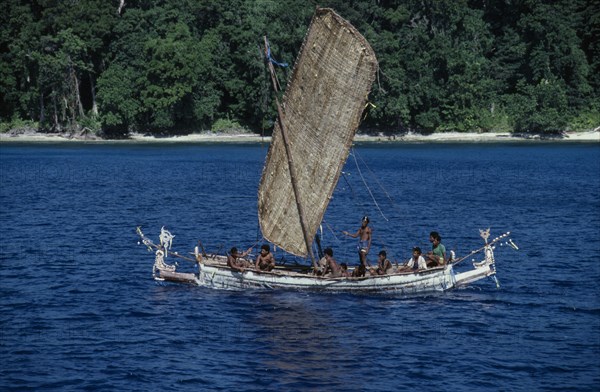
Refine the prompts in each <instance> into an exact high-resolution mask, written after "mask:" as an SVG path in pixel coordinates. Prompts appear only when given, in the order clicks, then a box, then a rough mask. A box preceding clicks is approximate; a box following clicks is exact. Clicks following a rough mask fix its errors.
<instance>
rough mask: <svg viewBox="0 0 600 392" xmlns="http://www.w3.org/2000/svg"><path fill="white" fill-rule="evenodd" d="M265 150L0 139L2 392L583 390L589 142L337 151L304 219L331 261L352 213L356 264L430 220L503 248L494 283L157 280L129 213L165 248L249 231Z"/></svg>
mask: <svg viewBox="0 0 600 392" xmlns="http://www.w3.org/2000/svg"><path fill="white" fill-rule="evenodd" d="M266 152H267V146H266V145H261V144H249V145H229V144H228V145H223V144H221V145H216V144H215V145H206V144H203V145H202V144H197V145H193V144H190V145H181V144H155V145H153V144H135V145H132V144H118V143H115V144H101V145H86V144H14V143H9V144H7V143H4V144H0V181H1V186H0V224H1V226H2V245H1V246H0V271H1V276H0V364H1V366H0V390H2V391H13V390H14V391H21V390H32V391H51V390H56V391H128V390H137V391H200V390H225V391H227V390H249V391H253V390H256V391H287V390H294V391H306V390H308V391H322V390H338V391H363V390H379V391H391V390H423V391H482V390H490V391H565V390H569V391H597V390H598V389H600V289H599V287H600V146H599V145H598V143H595V144H561V143H519V144H437V145H428V144H407V145H402V144H398V145H388V144H385V145H384V144H382V145H377V144H363V145H358V146H356V148H355V149H354V150H353V153H352V155H351V156H350V157H349V159H348V161H347V163H346V166H345V169H344V174H343V175H342V177H341V178H340V182H339V184H338V187H337V189H336V191H335V193H334V196H333V199H332V200H331V204H330V207H329V209H328V211H327V213H326V215H325V220H324V223H323V242H324V244H325V245H327V246H331V247H332V248H333V249H334V252H335V256H336V258H337V259H338V261H347V262H349V263H350V264H356V261H357V260H356V254H355V246H356V242H355V240H353V239H351V238H344V237H342V236H341V235H340V231H342V230H348V231H355V230H357V229H358V227H359V225H360V219H361V217H362V216H363V215H369V216H370V218H371V225H372V227H373V242H374V244H373V251H372V252H371V253H372V255H371V256H370V257H371V260H374V257H375V256H374V255H375V254H376V251H377V250H378V249H380V248H385V249H387V250H388V255H389V256H390V257H391V258H392V259H393V260H397V261H399V262H402V261H405V260H407V259H408V258H409V257H410V251H411V248H412V247H413V246H420V247H421V248H423V249H429V247H430V244H429V242H428V235H429V232H430V231H432V230H436V231H439V232H440V234H441V236H442V238H443V240H442V242H443V243H444V244H445V246H446V248H447V249H449V250H450V249H453V250H455V252H456V254H457V256H461V255H466V254H467V253H469V252H470V251H471V250H473V249H476V248H479V247H480V246H481V245H482V243H483V242H482V240H481V238H480V237H479V229H485V228H488V227H491V233H492V237H495V236H497V235H500V234H502V233H504V232H507V231H510V232H511V238H512V239H513V240H514V242H515V243H516V244H517V245H518V246H519V248H520V249H519V251H515V250H513V249H511V248H509V247H508V246H502V247H500V246H499V247H498V248H497V249H496V259H497V270H498V279H499V281H500V288H499V289H497V288H496V285H495V284H494V283H493V282H492V281H491V280H489V279H486V280H482V281H480V282H477V283H475V284H473V285H472V286H470V287H467V288H464V289H460V290H455V291H450V292H447V293H442V294H439V295H429V296H423V297H413V298H402V297H396V296H389V295H386V296H377V295H351V294H318V293H306V292H295V291H244V292H235V291H217V290H211V289H206V288H201V287H193V286H186V285H174V284H161V283H158V282H155V281H154V280H153V279H152V276H151V272H152V264H153V254H152V253H149V252H148V251H147V250H146V249H145V248H144V246H142V245H139V244H138V238H137V237H136V234H135V228H136V226H141V227H142V229H143V230H144V232H145V233H146V234H147V235H148V236H149V237H151V238H154V239H155V240H157V239H158V234H159V232H160V229H161V227H162V226H165V227H166V228H167V229H169V230H170V231H171V233H173V234H174V235H175V238H174V242H173V250H176V251H179V252H180V253H185V252H189V251H191V250H192V249H193V247H194V246H195V245H196V243H197V241H198V240H199V239H200V240H202V242H203V244H204V246H205V247H206V248H207V250H208V251H209V252H223V251H224V250H225V249H228V248H230V247H232V246H237V247H238V248H242V249H246V248H247V247H249V246H250V245H252V244H254V243H256V242H257V240H260V237H261V235H260V232H259V230H258V219H257V206H256V195H257V186H258V182H259V180H260V175H261V170H262V165H263V161H264V157H265V155H266ZM259 244H260V242H259ZM276 257H277V259H278V260H279V261H280V262H284V261H285V262H293V261H294V260H292V259H291V258H289V257H285V256H284V255H283V254H282V253H281V252H280V251H278V252H276ZM171 261H173V260H171ZM296 261H297V260H296ZM179 263H180V266H179V268H180V269H181V270H183V271H185V270H189V269H190V268H191V267H190V266H188V265H186V263H185V261H180V262H179ZM468 264H469V263H465V265H464V268H466V267H468ZM459 270H460V268H459Z"/></svg>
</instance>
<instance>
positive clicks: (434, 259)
mask: <svg viewBox="0 0 600 392" xmlns="http://www.w3.org/2000/svg"><path fill="white" fill-rule="evenodd" d="M429 242H431V252H427V254H426V255H425V261H426V262H427V266H428V267H438V266H443V265H445V264H446V247H445V246H444V245H442V237H440V235H439V234H438V232H437V231H432V232H431V233H429Z"/></svg>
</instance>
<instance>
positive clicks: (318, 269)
mask: <svg viewBox="0 0 600 392" xmlns="http://www.w3.org/2000/svg"><path fill="white" fill-rule="evenodd" d="M326 265H327V257H325V255H323V257H321V259H320V260H319V261H317V265H316V266H315V268H314V270H313V275H317V276H321V275H323V271H324V270H325V266H326Z"/></svg>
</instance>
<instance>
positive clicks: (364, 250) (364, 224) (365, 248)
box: [342, 216, 371, 270]
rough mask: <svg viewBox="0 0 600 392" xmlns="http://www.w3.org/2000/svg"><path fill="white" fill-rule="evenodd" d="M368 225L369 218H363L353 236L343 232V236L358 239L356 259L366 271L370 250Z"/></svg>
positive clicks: (369, 229)
mask: <svg viewBox="0 0 600 392" xmlns="http://www.w3.org/2000/svg"><path fill="white" fill-rule="evenodd" d="M368 225H369V217H368V216H364V217H363V218H362V221H361V226H360V228H359V229H358V231H357V232H356V233H354V234H350V233H348V232H347V231H343V232H342V233H343V234H344V235H347V236H348V237H352V238H356V237H358V258H359V259H360V265H361V267H362V268H364V269H365V270H366V267H367V255H368V254H369V250H370V249H371V228H370V227H369V226H368Z"/></svg>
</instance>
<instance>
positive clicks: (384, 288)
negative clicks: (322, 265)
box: [155, 262, 495, 295]
mask: <svg viewBox="0 0 600 392" xmlns="http://www.w3.org/2000/svg"><path fill="white" fill-rule="evenodd" d="M198 267H199V273H197V274H191V273H190V274H182V273H178V272H169V271H162V270H158V271H157V273H156V276H155V277H156V279H158V280H166V281H174V282H179V283H191V284H197V285H199V286H204V287H210V288H215V289H224V290H244V289H272V290H278V289H288V290H309V291H330V292H364V293H374V292H380V293H394V294H401V295H415V294H427V293H435V292H443V291H447V290H450V289H453V288H455V287H459V286H464V285H467V284H470V283H473V282H475V281H477V280H480V279H483V278H485V277H487V276H492V275H494V274H495V269H494V265H493V263H484V264H483V265H481V266H479V267H478V268H474V269H472V270H469V271H466V272H462V273H455V272H454V269H453V266H452V265H448V266H446V267H445V268H435V269H430V270H424V271H419V272H416V273H397V274H391V275H383V276H372V277H364V278H323V277H317V276H313V275H310V274H306V273H299V272H290V271H277V270H276V271H274V272H257V271H253V270H247V271H245V272H243V273H242V272H238V271H233V270H231V269H230V268H228V267H226V266H224V265H222V264H220V263H216V262H215V263H210V264H209V263H199V264H198Z"/></svg>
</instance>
